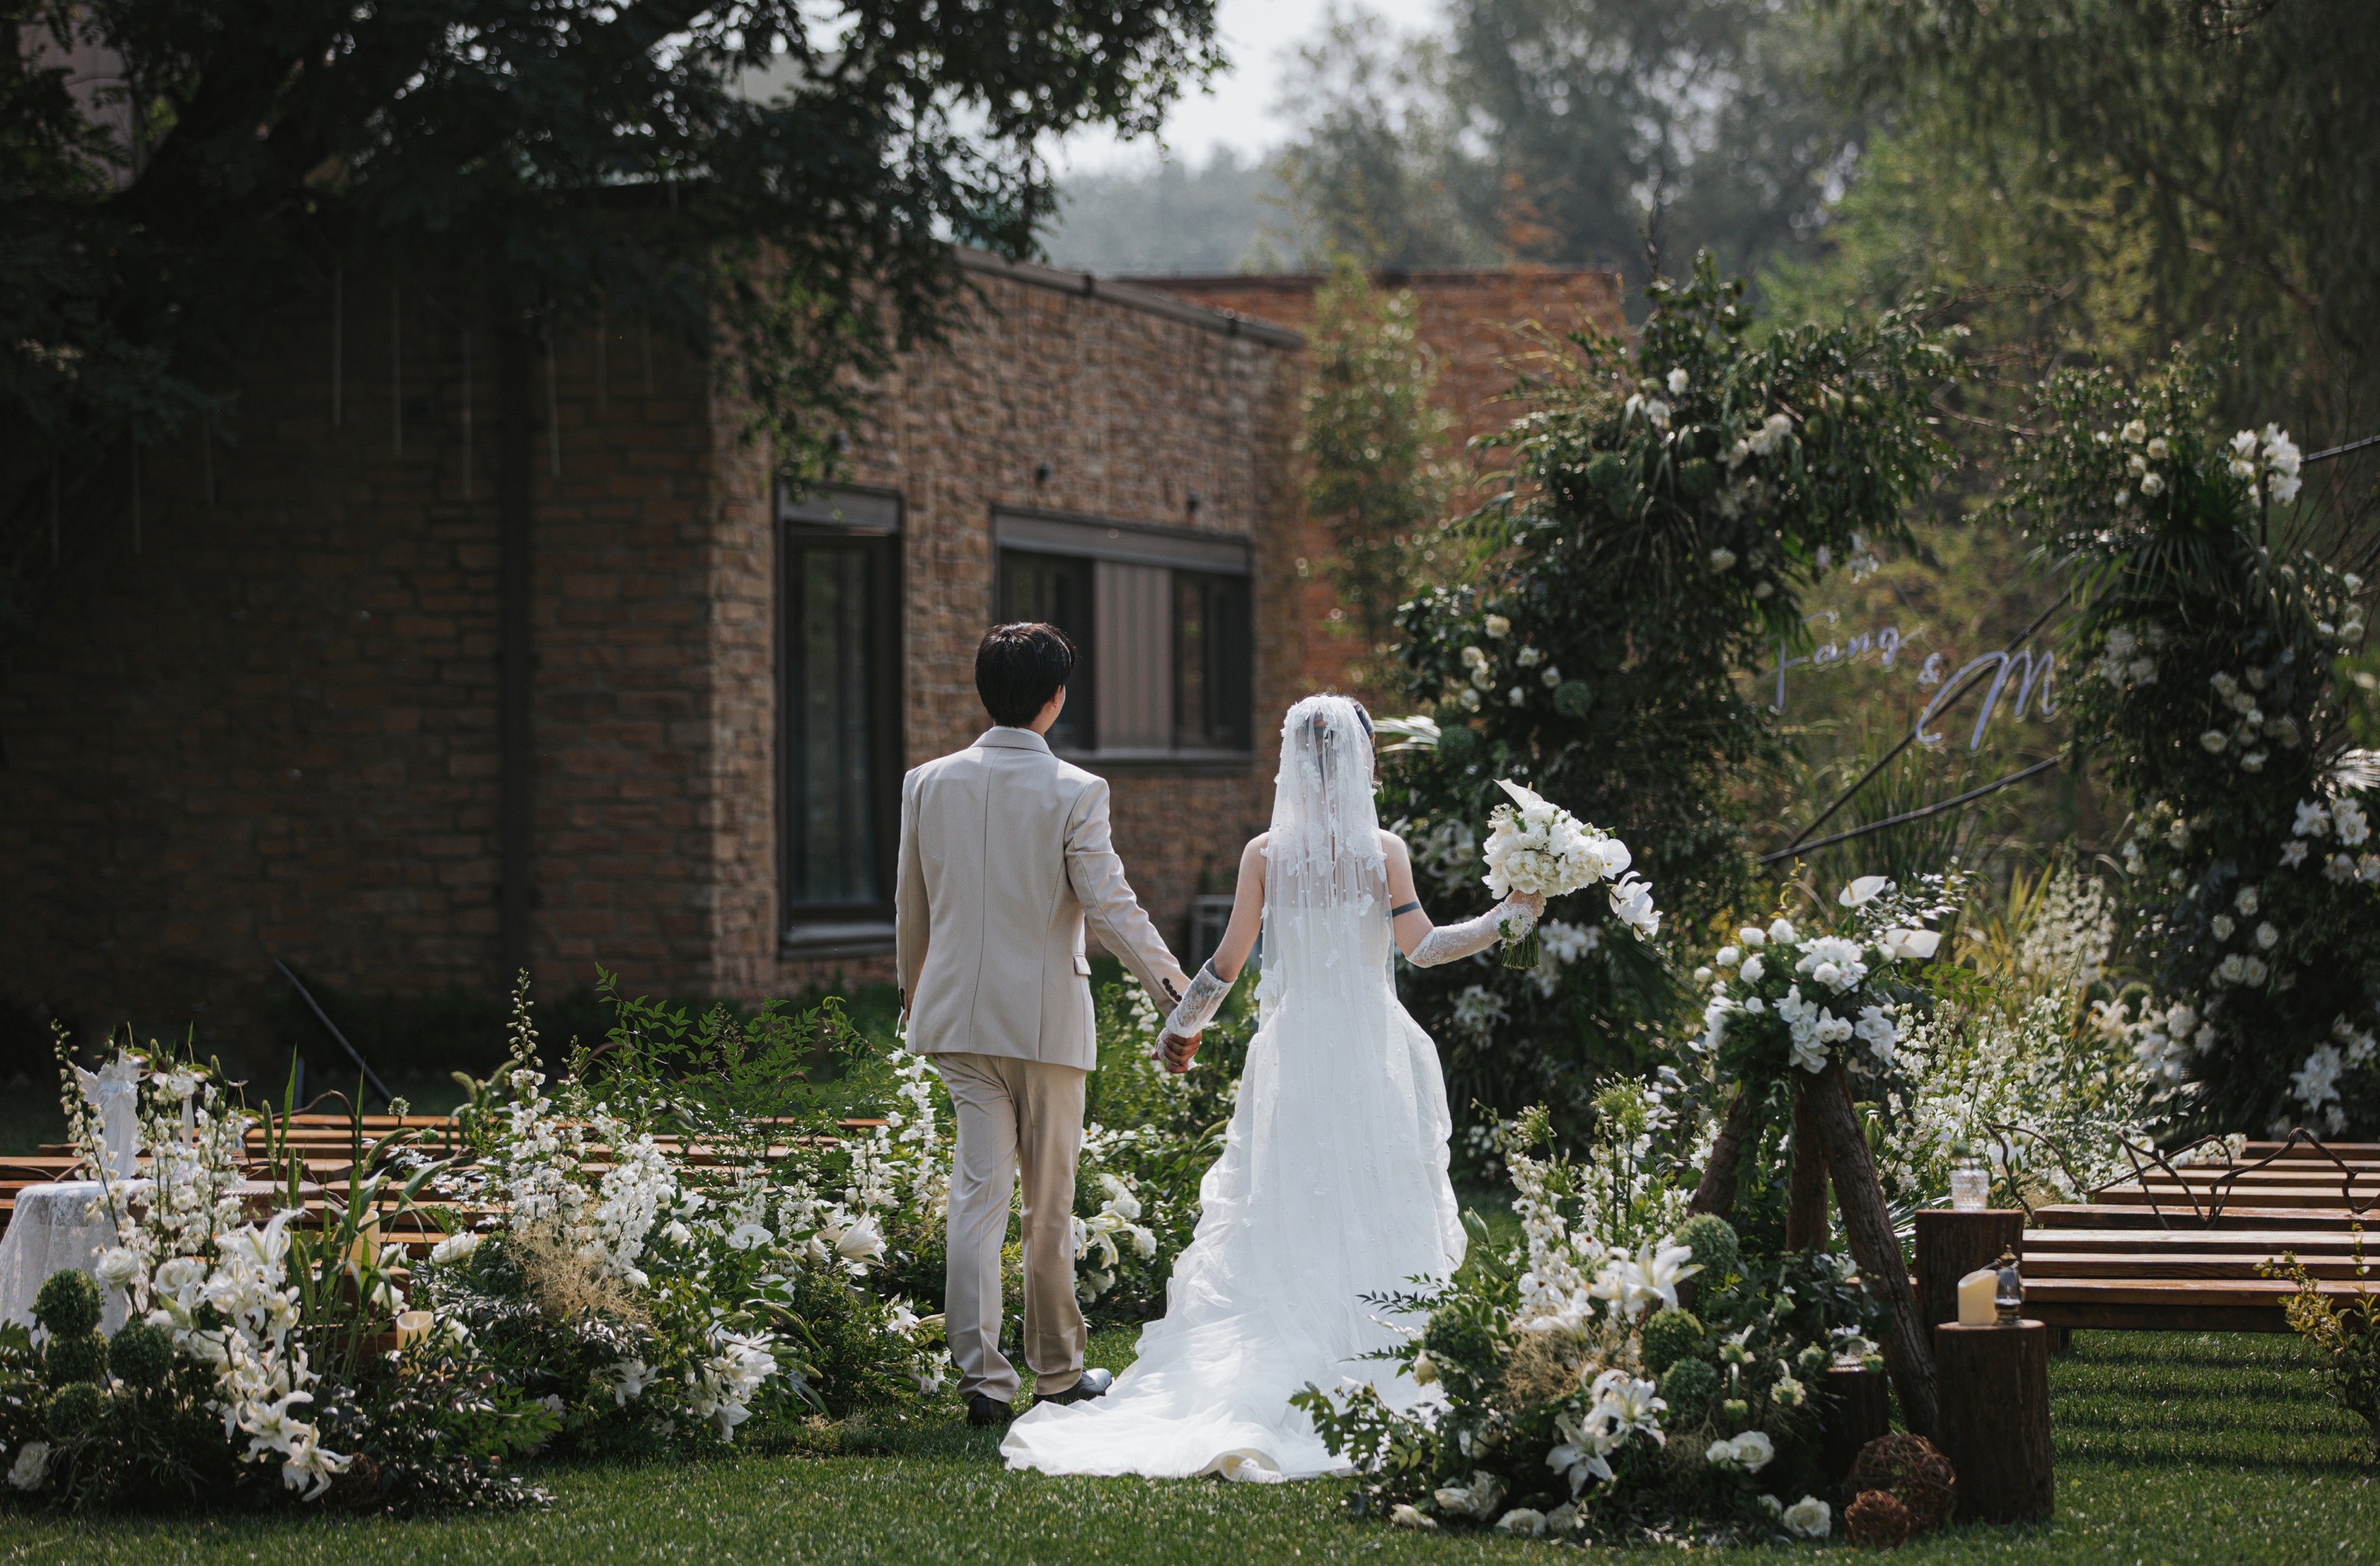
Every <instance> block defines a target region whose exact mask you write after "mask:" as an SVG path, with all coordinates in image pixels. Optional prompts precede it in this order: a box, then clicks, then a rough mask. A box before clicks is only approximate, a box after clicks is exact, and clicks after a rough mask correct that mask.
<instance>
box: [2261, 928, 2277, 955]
mask: <svg viewBox="0 0 2380 1566" xmlns="http://www.w3.org/2000/svg"><path fill="white" fill-rule="evenodd" d="M2280 941H2281V932H2280V931H2279V930H2277V929H2274V928H2273V927H2272V926H2271V925H2270V924H2260V925H2258V926H2257V927H2256V944H2257V945H2259V946H2261V947H2263V948H2264V949H2265V951H2267V952H2269V951H2271V950H2272V949H2273V948H2274V947H2276V946H2277V945H2279V944H2280Z"/></svg>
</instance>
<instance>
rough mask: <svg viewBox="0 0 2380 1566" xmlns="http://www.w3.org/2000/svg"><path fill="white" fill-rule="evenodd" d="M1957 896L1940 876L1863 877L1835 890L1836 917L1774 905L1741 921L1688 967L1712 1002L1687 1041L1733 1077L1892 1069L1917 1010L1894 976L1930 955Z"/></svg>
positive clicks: (1766, 1078) (1950, 881)
mask: <svg viewBox="0 0 2380 1566" xmlns="http://www.w3.org/2000/svg"><path fill="white" fill-rule="evenodd" d="M1960 898H1961V885H1960V883H1959V882H1958V880H1956V879H1955V878H1946V877H1943V876H1938V875H1937V876H1927V877H1924V878H1921V879H1920V883H1919V884H1918V885H1917V886H1916V887H1914V888H1913V889H1911V890H1910V891H1908V892H1903V891H1902V890H1901V889H1900V887H1899V886H1898V885H1897V884H1896V883H1895V882H1893V881H1891V880H1888V879H1887V878H1885V877H1883V876H1861V877H1859V878H1858V879H1856V880H1852V881H1851V882H1850V883H1849V884H1847V885H1846V886H1844V887H1843V888H1842V890H1841V891H1840V892H1838V893H1837V894H1836V902H1837V904H1838V905H1839V906H1840V907H1841V908H1842V909H1843V910H1844V913H1843V914H1842V915H1840V916H1839V917H1835V918H1833V919H1830V920H1824V921H1821V920H1820V919H1818V918H1816V917H1810V916H1805V917H1804V918H1803V923H1802V924H1801V925H1799V926H1797V925H1795V923H1794V922H1793V920H1792V919H1791V918H1790V917H1787V915H1786V914H1785V913H1784V912H1782V911H1780V912H1779V914H1778V915H1777V917H1775V918H1773V919H1771V920H1770V921H1769V923H1768V924H1767V926H1765V927H1764V926H1760V925H1745V926H1744V927H1743V929H1741V930H1739V931H1738V932H1737V936H1736V939H1735V941H1733V942H1731V943H1730V944H1728V945H1725V946H1722V947H1720V948H1719V949H1718V952H1717V953H1715V954H1714V955H1713V956H1712V958H1711V965H1710V966H1706V967H1703V968H1699V969H1697V970H1696V971H1695V979H1696V982H1698V983H1702V984H1706V985H1707V986H1708V987H1709V1000H1708V1002H1707V1004H1706V1005H1705V1006H1704V1008H1703V1032H1702V1036H1701V1038H1699V1039H1697V1040H1696V1041H1695V1046H1694V1047H1695V1048H1696V1049H1697V1050H1700V1051H1702V1052H1703V1053H1704V1054H1706V1055H1707V1056H1709V1057H1710V1058H1711V1060H1712V1062H1714V1063H1715V1064H1716V1065H1717V1066H1718V1068H1719V1070H1720V1072H1721V1074H1723V1075H1725V1076H1728V1077H1730V1078H1733V1079H1735V1080H1738V1081H1746V1082H1759V1083H1768V1082H1775V1081H1777V1080H1779V1079H1780V1078H1782V1077H1783V1076H1784V1074H1785V1073H1786V1072H1788V1071H1789V1070H1790V1071H1800V1072H1807V1073H1810V1074H1817V1073H1820V1072H1823V1071H1825V1070H1826V1069H1827V1067H1828V1064H1829V1063H1830V1062H1835V1061H1839V1060H1840V1061H1842V1062H1844V1063H1845V1064H1846V1066H1847V1068H1854V1069H1856V1070H1857V1071H1859V1072H1860V1073H1862V1074H1870V1075H1873V1074H1877V1073H1880V1072H1884V1071H1888V1070H1890V1069H1892V1068H1893V1066H1894V1065H1895V1064H1896V1059H1897V1053H1898V1050H1899V1047H1900V1037H1901V1032H1902V1030H1903V1028H1904V1027H1905V1026H1907V1025H1908V1023H1909V1022H1910V1021H1911V1020H1912V1018H1913V1010H1912V1004H1911V996H1912V994H1913V987H1912V986H1911V985H1910V984H1909V983H1907V982H1906V981H1905V979H1904V977H1903V976H1904V975H1905V973H1907V972H1908V971H1910V970H1913V969H1916V968H1919V967H1922V966H1923V965H1925V964H1927V963H1929V962H1931V961H1932V960H1933V959H1934V957H1935V955H1936V953H1937V951H1938V949H1939V947H1940V945H1941V941H1942V931H1941V930H1939V929H1932V928H1929V926H1931V925H1936V924H1939V923H1940V922H1941V921H1942V920H1944V919H1945V918H1946V917H1949V916H1950V915H1952V914H1954V913H1956V911H1957V909H1958V905H1959V901H1960Z"/></svg>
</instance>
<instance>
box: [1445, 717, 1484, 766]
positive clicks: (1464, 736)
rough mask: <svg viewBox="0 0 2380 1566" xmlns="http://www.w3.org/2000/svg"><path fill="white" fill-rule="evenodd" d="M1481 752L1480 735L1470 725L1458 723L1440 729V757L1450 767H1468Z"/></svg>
mask: <svg viewBox="0 0 2380 1566" xmlns="http://www.w3.org/2000/svg"><path fill="white" fill-rule="evenodd" d="M1478 754H1479V736H1478V734H1475V733H1474V732H1473V731H1472V729H1471V727H1470V725H1468V724H1465V723H1457V724H1455V725H1454V726H1453V727H1452V728H1451V729H1450V728H1442V729H1440V730H1439V731H1438V758H1439V760H1441V761H1443V762H1445V763H1446V764H1447V765H1448V766H1450V767H1467V766H1469V765H1470V764H1471V762H1472V760H1473V759H1475V757H1477V756H1478Z"/></svg>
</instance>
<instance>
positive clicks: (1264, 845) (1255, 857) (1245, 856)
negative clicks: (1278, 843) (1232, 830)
mask: <svg viewBox="0 0 2380 1566" xmlns="http://www.w3.org/2000/svg"><path fill="white" fill-rule="evenodd" d="M1271 850H1272V833H1270V832H1258V833H1257V834H1256V836H1254V837H1252V838H1250V839H1248V845H1247V846H1246V847H1245V848H1243V849H1241V850H1240V863H1241V864H1243V865H1246V864H1252V863H1257V862H1260V861H1261V860H1262V859H1263V858H1264V856H1266V855H1267V854H1269V853H1270V852H1271Z"/></svg>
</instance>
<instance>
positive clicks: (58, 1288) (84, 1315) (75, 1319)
mask: <svg viewBox="0 0 2380 1566" xmlns="http://www.w3.org/2000/svg"><path fill="white" fill-rule="evenodd" d="M33 1319H34V1320H36V1321H38V1322H40V1323H41V1324H42V1326H43V1327H45V1328H47V1329H49V1333H50V1336H52V1337H54V1338H72V1337H76V1336H79V1334H81V1333H84V1332H94V1331H97V1330H98V1329H99V1283H98V1281H97V1280H95V1279H93V1278H92V1277H91V1274H90V1273H88V1272H85V1271H83V1270H82V1269H80V1268H75V1267H69V1268H67V1269H65V1270H63V1271H60V1272H53V1273H51V1274H50V1276H49V1278H48V1280H47V1281H44V1282H43V1283H42V1292H41V1293H38V1294H35V1295H34V1296H33Z"/></svg>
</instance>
